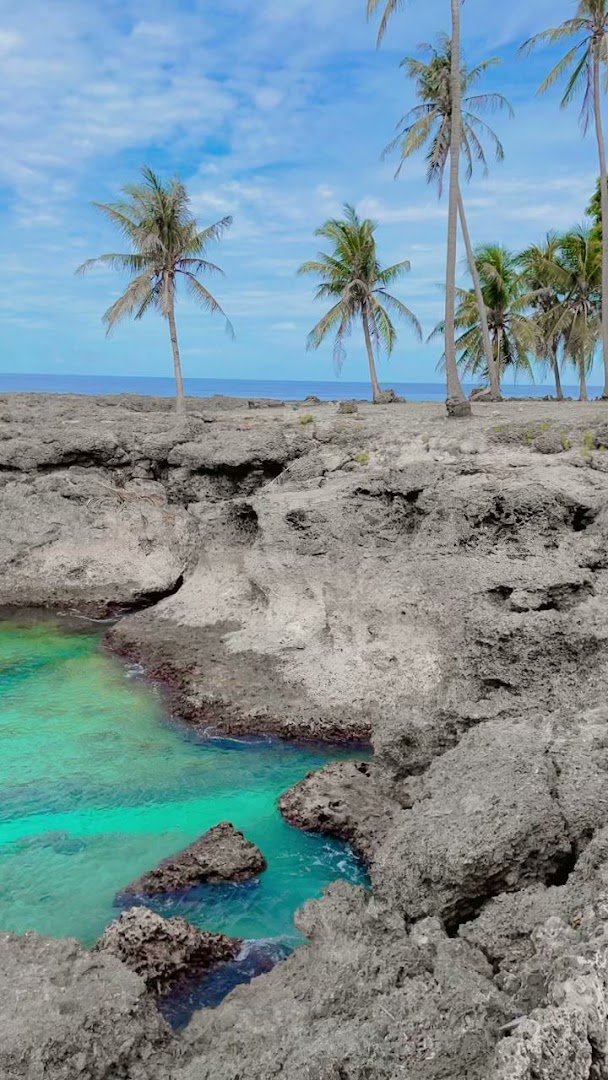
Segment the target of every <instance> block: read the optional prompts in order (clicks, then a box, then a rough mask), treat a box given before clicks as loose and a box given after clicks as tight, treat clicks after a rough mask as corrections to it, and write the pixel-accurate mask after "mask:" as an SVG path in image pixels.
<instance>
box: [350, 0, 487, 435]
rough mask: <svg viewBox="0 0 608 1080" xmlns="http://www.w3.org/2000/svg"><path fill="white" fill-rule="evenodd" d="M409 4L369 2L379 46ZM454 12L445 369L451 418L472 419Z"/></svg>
mask: <svg viewBox="0 0 608 1080" xmlns="http://www.w3.org/2000/svg"><path fill="white" fill-rule="evenodd" d="M404 2H405V0H367V14H368V16H370V15H374V14H375V12H376V11H377V10H378V8H379V7H381V6H383V7H384V10H383V14H382V17H381V21H380V27H379V30H378V44H380V43H381V41H382V39H383V37H384V34H385V33H386V29H387V26H388V24H389V21H390V19H391V18H392V16H393V15H394V14H395V12H396V11H398V10H399V9H400V8H401V7H403V6H404ZM450 3H451V11H452V34H451V40H452V54H451V64H450V81H451V97H452V120H451V125H450V130H451V147H452V150H451V152H450V194H449V205H448V246H447V262H446V275H445V276H446V288H445V324H444V325H445V357H446V360H445V366H446V374H447V403H446V404H447V409H448V414H449V415H450V416H470V415H471V406H470V403H469V402H468V401H467V399H466V397H465V394H464V392H463V389H462V385H461V382H460V376H459V374H458V366H457V364H456V327H455V308H456V247H457V239H458V193H459V190H460V143H461V128H462V120H461V81H460V79H461V73H460V4H461V0H450Z"/></svg>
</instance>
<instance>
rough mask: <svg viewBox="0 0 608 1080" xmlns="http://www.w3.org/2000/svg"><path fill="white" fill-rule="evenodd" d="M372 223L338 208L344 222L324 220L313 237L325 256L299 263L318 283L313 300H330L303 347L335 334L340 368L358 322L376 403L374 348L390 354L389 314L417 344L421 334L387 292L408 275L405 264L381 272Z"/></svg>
mask: <svg viewBox="0 0 608 1080" xmlns="http://www.w3.org/2000/svg"><path fill="white" fill-rule="evenodd" d="M376 228H377V226H376V223H375V222H373V221H370V220H369V218H366V219H365V220H363V221H362V220H361V218H360V217H359V216H358V214H357V212H356V210H355V209H354V207H352V206H350V205H349V204H348V203H347V204H346V205H345V206H344V218H342V219H337V218H330V219H329V220H328V221H326V222H325V224H324V225H321V227H320V228H319V229H317V230H316V232H315V236H320V237H322V238H323V239H324V240H328V241H329V242H330V244H331V245H332V251H331V253H330V254H325V253H324V252H320V253H319V257H318V259H317V260H314V261H312V262H305V263H303V264H302V266H301V267H300V269H299V271H298V273H300V274H315V275H317V276H318V277H320V278H321V284H320V285H318V286H317V290H316V296H317V298H318V299H322V300H326V299H330V300H333V301H334V303H333V304H332V306H331V308H330V309H329V311H328V312H327V313H326V314H325V315H324V316H323V318H322V319H320V320H319V322H318V323H317V325H316V326H315V327H314V328H313V330H312V331H311V333H310V334H309V336H308V347H309V348H311V349H318V347H319V345H321V343H322V342H323V341H324V339H325V337H326V336H327V334H329V333H330V332H333V331H335V339H334V361H335V363H336V366H337V367H338V368H340V367H341V365H342V361H343V360H344V357H345V349H344V341H345V338H347V337H349V336H350V334H351V332H352V328H353V324H354V323H355V322H357V321H360V322H361V325H362V327H363V334H364V337H365V347H366V349H367V357H368V361H369V374H370V379H371V384H372V394H373V399H374V401H376V402H377V401H381V400H382V391H381V389H380V384H379V382H378V375H377V373H376V359H375V355H374V346H376V348H379V347H380V346H381V345H382V346H384V349H385V351H386V352H387V353H388V354H390V353H391V352H392V351H393V348H394V346H395V342H396V339H397V332H396V330H395V327H394V325H393V322H392V320H391V314H393V315H398V316H400V317H402V318H404V319H405V320H406V321H407V322H408V323H409V325H410V326H411V327H412V328H413V329H414V332H415V333H416V335H417V336H418V337H419V338H422V330H421V327H420V323H419V322H418V319H417V318H416V316H415V315H414V314H413V313H412V312H411V311H410V309H409V308H408V307H406V305H405V304H403V303H402V302H401V300H398V299H397V297H395V296H392V295H391V294H390V293H389V292H387V288H388V287H389V286H390V285H392V284H393V283H394V282H395V281H398V280H399V278H400V277H402V276H403V275H404V274H405V273H407V271H408V270H409V269H410V264H409V262H407V261H404V262H400V263H395V265H394V266H389V267H386V269H384V270H383V269H382V267H381V266H380V263H379V261H378V252H377V247H376V235H375V234H376Z"/></svg>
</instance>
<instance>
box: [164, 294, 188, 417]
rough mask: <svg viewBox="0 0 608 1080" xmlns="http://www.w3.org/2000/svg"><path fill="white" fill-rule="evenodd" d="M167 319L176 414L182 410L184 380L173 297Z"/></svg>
mask: <svg viewBox="0 0 608 1080" xmlns="http://www.w3.org/2000/svg"><path fill="white" fill-rule="evenodd" d="M167 319H168V320H169V332H170V334H171V348H172V349H173V367H174V370H175V390H176V399H175V405H176V408H177V410H178V412H182V411H183V409H184V404H185V401H184V380H183V377H182V361H181V357H180V355H179V342H178V340H177V327H176V325H175V303H174V301H173V297H171V299H170V302H169V305H168V311H167Z"/></svg>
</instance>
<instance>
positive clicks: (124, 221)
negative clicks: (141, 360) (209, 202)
mask: <svg viewBox="0 0 608 1080" xmlns="http://www.w3.org/2000/svg"><path fill="white" fill-rule="evenodd" d="M122 193H123V195H124V196H125V198H124V199H122V200H121V201H119V202H115V203H93V205H94V206H95V207H96V208H97V209H98V210H100V211H101V213H102V214H104V215H105V216H106V217H107V218H109V220H110V221H111V222H112V224H113V225H116V226H117V228H118V229H119V231H120V232H121V234H122V236H123V238H124V239H125V240H126V241H127V242H128V244H129V245H130V247H131V251H130V252H128V253H127V254H108V255H100V256H98V258H96V259H88V260H87V262H85V263H83V264H82V266H80V267H79V268H78V271H77V273H80V274H84V273H86V272H87V271H88V270H90V269H91V268H92V267H93V266H96V265H97V264H99V263H101V264H102V265H106V266H111V267H112V268H113V269H115V270H122V271H127V272H128V273H131V274H133V275H135V276H134V277H133V279H132V281H130V282H129V285H128V286H127V288H126V290H125V292H124V293H123V294H122V296H120V297H119V298H118V300H116V301H115V302H114V303H113V304H112V306H111V307H109V308H108V310H107V311H106V313H105V315H104V316H103V322H104V323H105V325H106V327H107V332H108V333H110V331H111V330H112V329H113V328H114V326H116V324H117V323H119V322H120V321H121V319H124V318H126V317H127V315H132V316H133V317H134V318H135V319H141V317H142V316H143V315H144V314H145V313H146V311H148V310H149V309H150V308H152V309H154V310H156V311H158V312H160V314H161V315H162V316H163V317H164V318H165V319H166V320H167V322H168V323H169V333H170V337H171V347H172V350H173V364H174V368H175V385H176V391H177V408H178V409H180V410H181V409H182V408H183V406H184V382H183V377H182V365H181V358H180V351H179V343H178V339H177V328H176V324H175V295H176V286H177V283H178V281H181V282H183V284H184V285H185V286H186V288H187V290H188V292H189V294H190V296H191V297H192V299H193V300H195V301H196V302H197V303H198V304H200V306H201V307H202V308H204V309H205V310H206V311H209V312H212V313H214V312H217V313H219V314H220V315H223V316H224V319H225V320H226V329H227V331H228V332H229V333H230V334H232V333H233V330H232V326H231V324H230V321H229V320H228V319H227V317H226V315H225V314H224V312H223V311H222V308H221V307H220V305H219V303H218V302H217V300H216V299H215V297H214V296H212V294H211V293H210V292H209V290H208V289H206V288H205V286H204V285H202V284H201V282H200V281H199V280H198V277H199V275H200V274H203V273H215V274H221V273H222V271H221V270H220V268H219V266H216V265H215V263H212V262H209V261H208V260H207V259H206V258H205V257H204V256H205V253H206V250H207V247H208V245H209V244H210V243H211V242H213V241H216V240H219V239H220V238H221V236H222V235H223V233H224V232H225V230H226V229H227V228H228V226H229V225H231V224H232V218H231V217H225V218H222V220H221V221H217V222H216V223H215V225H209V226H208V227H207V228H206V229H200V228H199V226H198V224H197V222H196V220H195V218H194V215H193V214H192V212H191V210H190V200H189V196H188V192H187V191H186V188H185V186H184V184H183V183H182V182H181V180H171V181H169V183H167V184H163V182H162V180H160V179H159V177H158V176H157V175H156V174H155V173H154V172H153V171H152V169H150V168H148V167H147V166H144V168H143V169H142V182H141V183H139V184H129V185H127V186H126V187H124V188H123V189H122Z"/></svg>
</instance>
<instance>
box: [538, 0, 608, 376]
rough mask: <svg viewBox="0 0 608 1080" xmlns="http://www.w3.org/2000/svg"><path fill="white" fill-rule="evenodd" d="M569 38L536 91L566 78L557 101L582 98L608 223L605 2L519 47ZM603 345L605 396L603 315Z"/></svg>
mask: <svg viewBox="0 0 608 1080" xmlns="http://www.w3.org/2000/svg"><path fill="white" fill-rule="evenodd" d="M572 39H575V40H574V44H573V45H571V47H570V48H569V49H568V51H567V52H566V54H565V56H563V57H562V59H561V60H559V61H558V63H557V64H555V66H554V67H553V68H552V69H551V71H550V72H549V74H548V75H547V77H546V79H545V80H544V82H543V83H542V85H541V87H540V90H539V92H540V93H544V91H545V90H548V89H549V88H550V87H551V86H553V85H554V84H555V83H557V82H559V81H560V80H561V79H564V78H566V79H567V81H566V87H565V90H564V93H563V96H562V99H561V106H562V108H565V107H566V106H567V105H569V104H570V103H571V102H572V101H573V100H574V99H575V98H576V97H578V96H581V97H582V103H581V111H580V121H581V127H582V130H583V134H585V133H586V132H587V130H588V128H589V126H590V124H591V123H592V121H593V122H594V124H595V135H596V140H597V149H598V158H599V167H600V204H601V217H602V220H606V221H608V168H607V164H606V141H605V137H604V128H603V122H602V89H603V88H604V86H605V81H606V64H607V62H608V0H578V3H577V4H576V13H575V15H574V17H573V18H571V19H566V20H565V22H563V23H561V24H560V25H559V26H554V27H551V28H550V29H549V30H543V31H541V33H539V34H535V35H534V37H531V38H530V39H529V40H528V41H526V42H525V43H524V44H523V45H522V50H523V51H524V52H530V51H531V50H532V49H534V48H536V46H538V45H549V46H551V45H559V44H561V42H565V41H571V40H572ZM602 295H603V296H608V229H607V230H606V235H602ZM601 331H602V345H603V354H604V392H603V397H605V398H608V314H607V313H606V312H605V313H604V316H603V318H602V326H601Z"/></svg>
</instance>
